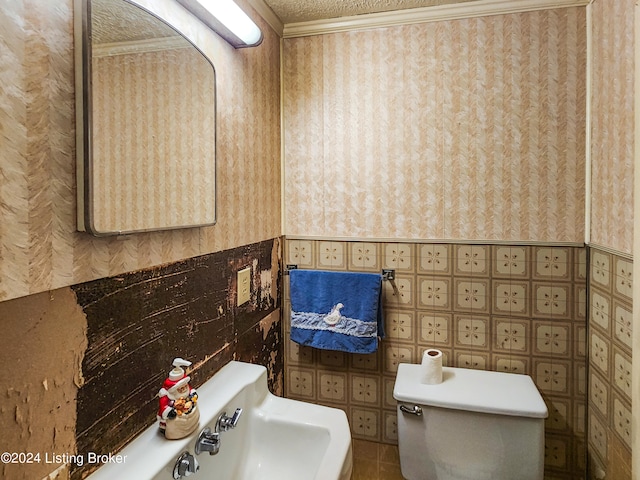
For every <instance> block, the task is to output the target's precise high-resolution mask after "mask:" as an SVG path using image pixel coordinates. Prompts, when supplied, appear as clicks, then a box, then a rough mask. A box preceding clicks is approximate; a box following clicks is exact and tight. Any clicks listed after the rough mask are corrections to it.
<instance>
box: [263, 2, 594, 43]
mask: <svg viewBox="0 0 640 480" xmlns="http://www.w3.org/2000/svg"><path fill="white" fill-rule="evenodd" d="M251 1H252V3H253V2H257V1H260V2H262V0H251ZM589 2H590V0H476V1H472V2H465V3H455V4H451V5H438V6H434V7H421V8H411V9H406V10H394V11H391V12H380V13H371V14H366V15H354V16H350V17H340V18H334V19H329V20H315V21H310V22H298V23H288V24H285V25H284V31H283V34H282V36H283V38H294V37H306V36H310V35H323V34H327V33H337V32H347V31H354V30H367V29H372V28H383V27H392V26H397V25H410V24H415V23H427V22H439V21H444V20H459V19H463V18H473V17H484V16H488V15H505V14H510V13H522V12H531V11H535V10H549V9H553V8H568V7H584V6H586V5H587V4H589ZM262 3H264V2H262ZM272 13H273V12H272Z"/></svg>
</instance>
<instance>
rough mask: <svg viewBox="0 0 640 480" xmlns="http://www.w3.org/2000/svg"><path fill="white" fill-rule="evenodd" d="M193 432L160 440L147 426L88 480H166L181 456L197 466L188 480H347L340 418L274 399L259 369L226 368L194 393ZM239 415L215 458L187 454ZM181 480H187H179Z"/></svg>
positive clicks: (345, 436)
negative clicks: (224, 418) (220, 423)
mask: <svg viewBox="0 0 640 480" xmlns="http://www.w3.org/2000/svg"><path fill="white" fill-rule="evenodd" d="M197 390H198V397H199V399H198V408H199V409H200V426H199V428H198V429H197V430H196V431H195V432H194V433H193V434H191V435H190V436H189V437H186V438H183V439H180V440H167V439H165V438H164V437H163V436H162V435H161V434H160V433H158V426H157V425H153V426H151V427H149V428H148V429H147V430H145V431H144V432H143V433H142V434H140V435H139V436H138V437H137V438H136V439H135V440H134V441H133V442H131V443H130V444H128V445H127V446H126V447H125V448H124V449H122V450H121V451H120V452H118V455H119V456H120V459H121V460H122V463H108V464H106V465H104V466H102V467H100V468H99V469H98V470H96V471H95V472H94V473H93V474H91V475H90V476H89V477H88V478H89V479H90V480H112V479H114V478H119V479H129V478H130V479H136V480H143V479H150V480H172V479H174V467H175V464H176V461H177V459H178V457H179V456H180V455H181V454H183V453H184V452H188V453H189V454H190V455H193V456H194V458H195V459H196V461H197V463H198V464H199V469H198V471H197V472H195V473H193V474H191V475H190V476H189V478H190V479H193V480H198V479H202V480H206V479H216V480H270V479H274V480H348V479H349V478H351V471H352V453H351V432H350V430H349V423H348V421H347V417H346V415H345V413H344V412H343V411H342V410H339V409H335V408H330V407H325V406H321V405H314V404H311V403H305V402H300V401H297V400H290V399H286V398H281V397H277V396H275V395H273V394H271V393H270V392H269V390H268V389H267V371H266V369H265V368H264V367H263V366H260V365H253V364H249V363H244V362H236V361H232V362H229V363H228V364H227V365H225V366H224V367H223V368H222V369H221V370H220V371H219V372H218V373H217V374H216V375H214V376H213V377H212V378H211V379H210V380H208V381H207V382H206V383H205V384H204V385H202V386H201V387H199V388H198V389H197ZM237 408H242V409H243V411H242V414H241V415H240V417H239V419H238V423H237V426H236V427H235V428H233V429H230V430H228V431H225V432H221V433H220V449H219V451H218V453H217V454H215V455H209V453H207V452H203V453H200V454H198V455H196V454H195V445H196V442H197V439H198V435H199V433H200V431H201V430H202V429H203V428H205V427H208V428H210V429H211V430H212V431H214V430H215V425H216V420H217V419H218V417H219V416H220V414H221V413H223V412H226V413H227V414H233V412H234V411H235V410H236V409H237ZM183 478H187V477H186V476H185V477H183Z"/></svg>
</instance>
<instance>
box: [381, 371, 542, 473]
mask: <svg viewBox="0 0 640 480" xmlns="http://www.w3.org/2000/svg"><path fill="white" fill-rule="evenodd" d="M420 374H421V365H414V364H407V363H402V364H400V365H399V366H398V373H397V376H396V382H395V386H394V390H393V396H394V398H395V399H396V401H397V402H398V407H397V413H398V448H399V452H400V465H401V468H402V475H403V476H404V477H405V478H406V479H407V480H515V479H517V480H542V478H543V477H544V419H545V418H546V417H547V415H548V412H547V407H546V405H545V403H544V400H543V399H542V397H541V396H540V392H538V389H537V388H536V386H535V384H534V383H533V380H532V379H531V377H529V376H527V375H518V374H512V373H502V372H491V371H485V370H471V369H465V368H452V367H443V381H442V383H440V384H437V385H425V384H422V383H421V381H420V376H421V375H420Z"/></svg>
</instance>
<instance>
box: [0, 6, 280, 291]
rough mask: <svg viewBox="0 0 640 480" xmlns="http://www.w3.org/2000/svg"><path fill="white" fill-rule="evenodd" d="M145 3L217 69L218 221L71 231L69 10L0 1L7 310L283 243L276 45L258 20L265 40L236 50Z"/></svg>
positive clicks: (0, 230)
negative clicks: (121, 233) (241, 248)
mask: <svg viewBox="0 0 640 480" xmlns="http://www.w3.org/2000/svg"><path fill="white" fill-rule="evenodd" d="M140 3H142V4H145V1H143V0H140ZM146 3H148V4H149V5H148V7H149V8H151V9H152V10H154V11H156V12H159V13H161V14H163V15H168V16H170V17H171V18H173V19H174V22H175V23H176V24H178V25H180V26H182V27H184V30H185V32H186V33H187V35H188V36H189V37H190V38H191V39H192V40H194V41H195V42H196V43H197V44H198V45H199V46H201V48H202V50H203V51H204V52H205V53H206V54H207V55H208V56H209V57H210V58H211V59H212V62H213V64H214V65H215V66H216V70H217V73H218V78H217V81H218V83H217V99H218V105H217V106H218V108H217V116H216V121H217V136H218V146H217V169H218V170H217V179H218V195H217V208H218V222H217V224H216V225H215V226H213V227H208V228H200V229H181V230H175V231H168V232H158V233H148V234H136V235H131V236H129V237H125V238H123V239H116V238H107V239H103V238H93V237H91V236H89V235H88V234H85V233H79V232H76V220H75V210H76V201H75V195H76V194H75V139H74V135H75V128H74V96H75V94H76V92H75V91H74V87H73V85H74V81H73V73H74V65H73V8H72V4H73V2H72V0H63V1H60V2H50V1H47V0H20V1H15V2H3V3H2V5H1V6H0V32H2V34H1V35H0V51H2V55H0V137H1V139H2V140H1V141H0V301H2V300H7V299H11V298H15V297H20V296H24V295H28V294H32V293H36V292H41V291H45V290H49V289H54V288H58V287H62V286H66V285H71V284H75V283H79V282H84V281H87V280H92V279H96V278H100V277H104V276H108V275H115V274H119V273H122V272H126V271H132V270H136V269H141V268H145V267H149V266H152V265H158V264H162V263H166V262H170V261H174V260H178V259H182V258H187V257H191V256H195V255H199V254H204V253H209V252H214V251H219V250H223V249H226V248H230V247H233V246H238V245H245V244H249V243H253V242H256V241H260V240H264V239H268V238H273V237H276V236H278V235H280V231H281V228H280V123H279V122H280V108H279V105H280V101H279V96H280V80H279V79H280V62H279V48H280V47H279V40H278V37H277V36H276V35H275V34H274V33H273V32H272V31H271V30H270V29H269V27H268V26H267V25H266V23H264V22H262V21H261V20H260V19H259V18H258V17H257V16H256V15H255V14H254V15H253V17H254V18H256V19H257V21H258V23H259V24H260V25H261V27H262V29H263V31H264V33H265V40H264V42H263V43H262V44H261V45H260V46H259V47H257V48H253V49H244V50H234V49H233V48H232V47H230V46H229V45H228V44H227V43H226V42H224V41H222V40H221V39H220V38H218V37H217V36H216V35H214V34H213V33H211V32H210V31H209V30H208V29H206V28H204V26H203V25H202V24H200V23H199V22H195V21H193V18H192V17H191V16H190V15H189V14H188V13H187V12H186V10H184V9H183V8H182V7H180V6H179V5H178V4H177V3H176V2H171V1H168V0H167V1H164V2H157V1H155V2H151V1H150V0H146ZM239 3H242V5H243V6H245V7H246V4H245V3H244V2H239ZM151 4H153V5H151ZM247 10H248V11H249V12H252V10H251V9H250V8H249V7H247Z"/></svg>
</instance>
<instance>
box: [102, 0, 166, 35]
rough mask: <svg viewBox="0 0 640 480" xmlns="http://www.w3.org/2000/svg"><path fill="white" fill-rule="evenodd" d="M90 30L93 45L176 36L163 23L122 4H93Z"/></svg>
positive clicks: (115, 1) (105, 1) (110, 0)
mask: <svg viewBox="0 0 640 480" xmlns="http://www.w3.org/2000/svg"><path fill="white" fill-rule="evenodd" d="M91 30H92V32H91V33H92V38H91V41H92V43H93V45H98V44H104V43H118V42H134V41H140V40H148V39H152V38H163V37H175V36H176V35H177V32H176V31H175V30H173V29H172V28H171V27H169V26H168V25H167V24H166V23H164V22H163V21H162V20H160V19H158V18H156V17H154V16H153V15H151V14H150V13H149V12H147V11H146V10H144V9H142V8H139V7H137V6H135V5H132V4H130V3H128V2H125V1H122V0H93V1H92V2H91Z"/></svg>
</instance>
